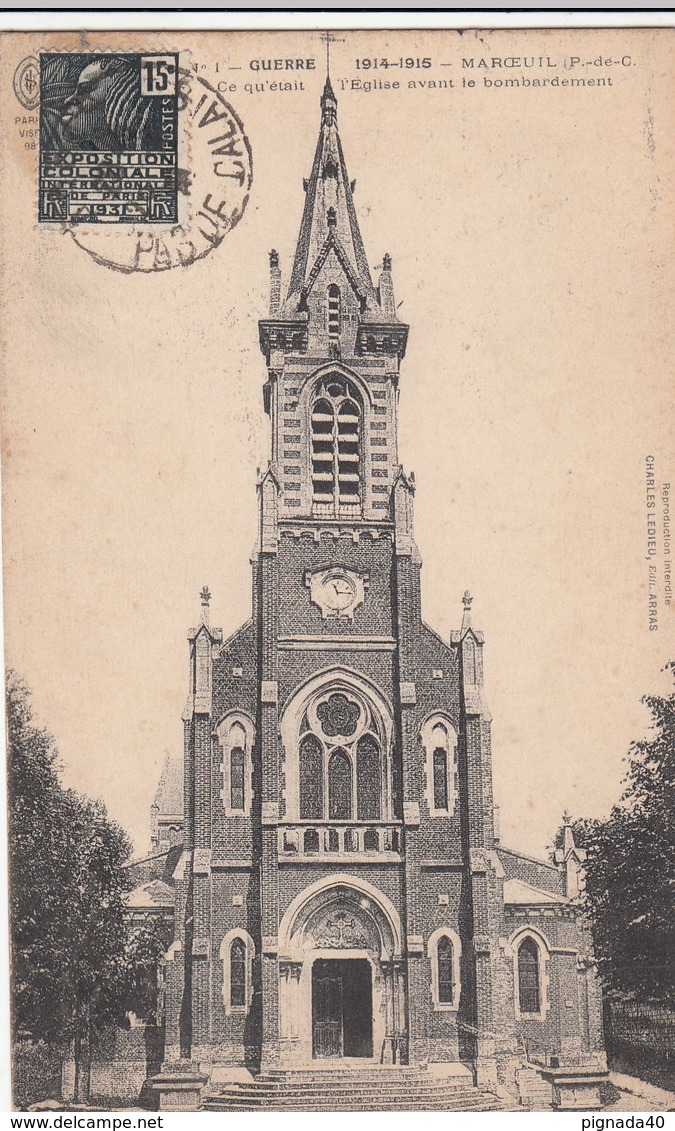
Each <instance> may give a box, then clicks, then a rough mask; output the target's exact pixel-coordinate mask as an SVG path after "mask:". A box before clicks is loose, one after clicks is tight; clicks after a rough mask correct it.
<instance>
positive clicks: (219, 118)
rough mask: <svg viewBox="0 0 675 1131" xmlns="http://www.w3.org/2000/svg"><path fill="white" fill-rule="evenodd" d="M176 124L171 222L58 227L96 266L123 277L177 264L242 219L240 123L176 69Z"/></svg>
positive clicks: (244, 165) (246, 178)
mask: <svg viewBox="0 0 675 1131" xmlns="http://www.w3.org/2000/svg"><path fill="white" fill-rule="evenodd" d="M178 123H179V150H178V223H169V224H158V223H145V224H138V225H136V224H134V225H128V224H126V225H123V224H114V223H112V224H105V225H100V224H81V223H78V224H75V223H66V224H63V225H61V229H62V230H63V231H65V232H67V233H68V234H69V235H70V236H71V237H72V239H73V240H74V242H75V243H76V244H77V245H78V247H81V248H83V250H84V251H86V252H88V254H89V255H91V257H92V258H93V259H94V260H96V262H97V263H101V264H102V265H104V266H106V267H110V268H112V269H113V270H116V271H123V272H129V273H130V272H133V271H142V272H146V273H147V272H151V271H167V270H169V269H170V268H172V267H185V266H188V265H189V264H191V263H194V262H195V260H197V259H203V258H204V257H205V256H206V255H208V254H209V253H210V252H211V251H213V249H214V248H216V247H218V246H219V245H220V244H221V243H222V242H223V240H224V239H225V236H226V235H227V233H228V232H230V231H231V230H232V229H233V228H234V227H235V226H236V225H237V224H238V223H239V221H240V220H241V218H242V216H243V215H244V212H245V209H246V205H247V203H248V198H249V193H250V189H251V185H252V182H253V162H252V154H251V146H250V143H249V140H248V138H247V136H246V133H245V131H244V127H243V125H242V122H241V120H240V118H239V116H238V115H237V114H236V113H235V111H234V110H233V109H232V107H231V106H230V104H229V103H228V102H226V100H225V99H224V98H223V96H222V94H220V93H219V91H217V90H216V89H215V88H214V87H213V86H211V84H210V83H208V82H207V81H206V80H205V79H203V78H201V77H200V76H199V75H196V74H194V73H193V72H191V71H186V70H184V69H181V71H180V74H179V80H178Z"/></svg>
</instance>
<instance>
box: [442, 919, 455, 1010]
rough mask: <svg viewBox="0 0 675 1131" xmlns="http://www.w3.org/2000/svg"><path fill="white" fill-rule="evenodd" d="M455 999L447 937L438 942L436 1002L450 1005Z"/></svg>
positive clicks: (450, 946) (452, 965)
mask: <svg viewBox="0 0 675 1131" xmlns="http://www.w3.org/2000/svg"><path fill="white" fill-rule="evenodd" d="M454 997H455V971H454V957H453V953H452V943H451V941H450V939H449V938H448V936H447V935H442V936H441V938H440V939H439V940H438V1000H439V1002H440V1003H441V1005H450V1004H452V1002H453V1001H454Z"/></svg>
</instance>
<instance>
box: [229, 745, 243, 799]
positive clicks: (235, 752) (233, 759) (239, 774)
mask: <svg viewBox="0 0 675 1131" xmlns="http://www.w3.org/2000/svg"><path fill="white" fill-rule="evenodd" d="M230 807H231V808H232V809H237V810H241V811H242V812H243V811H244V751H243V750H242V748H241V746H235V747H234V748H233V749H232V751H231V752H230Z"/></svg>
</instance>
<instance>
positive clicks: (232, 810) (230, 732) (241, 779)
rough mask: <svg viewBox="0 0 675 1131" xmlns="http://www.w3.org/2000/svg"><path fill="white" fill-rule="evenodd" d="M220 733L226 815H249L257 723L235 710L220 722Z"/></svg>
mask: <svg viewBox="0 0 675 1131" xmlns="http://www.w3.org/2000/svg"><path fill="white" fill-rule="evenodd" d="M217 734H218V741H219V742H220V745H221V747H222V751H223V761H222V773H223V790H222V793H221V797H222V799H223V803H224V807H225V814H226V816H228V817H241V816H245V815H246V814H247V813H249V812H250V810H251V800H252V796H253V790H252V778H253V761H252V751H253V741H254V737H255V731H254V727H253V723H252V721H251V719H250V718H249V717H248V715H245V714H244V713H243V712H240V711H232V712H231V713H230V714H228V715H226V716H225V717H224V718H223V719H221V721H220V722H219V723H218V728H217Z"/></svg>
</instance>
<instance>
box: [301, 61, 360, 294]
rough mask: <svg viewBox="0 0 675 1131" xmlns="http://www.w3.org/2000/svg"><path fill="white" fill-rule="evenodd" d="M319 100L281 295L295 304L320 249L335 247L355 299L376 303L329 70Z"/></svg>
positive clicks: (308, 284)
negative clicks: (318, 117)
mask: <svg viewBox="0 0 675 1131" xmlns="http://www.w3.org/2000/svg"><path fill="white" fill-rule="evenodd" d="M320 102H321V127H320V130H319V138H318V141H317V146H316V152H315V154H314V163H313V165H312V172H311V174H310V176H309V177H308V178H307V179H306V181H304V182H303V184H304V185H305V193H306V196H305V207H304V209H303V214H302V221H301V224H300V233H299V235H298V242H297V246H296V251H295V259H294V262H293V269H292V271H291V278H290V282H289V287H288V296H287V300H286V301H287V302H288V303H289V304H290V305H291V306H292V307H293V308H294V310H297V307H298V304H299V303H300V302H301V296H302V295H303V293H304V294H306V293H307V291H308V290H310V289H311V287H312V285H313V277H312V273H313V272H315V269H316V268H317V263H318V262H319V260H320V257H321V255H322V253H323V254H324V256H325V254H326V252H327V251H328V250H329V249H331V248H334V249H335V253H336V254H337V255H338V258H340V259H341V260H342V261H344V263H345V264H346V265H347V267H348V274H349V275H350V276H351V282H352V286H354V287H355V288H356V289H357V292H358V294H359V299H361V298H362V297H363V299H364V301H369V302H371V303H374V304H377V299H376V296H375V292H374V290H373V283H372V279H371V276H370V269H369V267H368V259H367V257H366V251H365V248H364V246H363V240H362V238H361V232H360V230H359V224H358V220H357V218H356V210H355V208H354V198H353V196H352V184H351V181H350V179H349V175H348V173H347V166H346V164H345V158H344V153H343V151H342V145H341V142H340V136H339V134H338V129H337V98H336V97H335V91H334V90H333V87H332V84H331V81H330V77H329V76H327V77H326V82H325V85H324V88H323V93H322V95H321V100H320ZM377 305H379V304H377Z"/></svg>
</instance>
